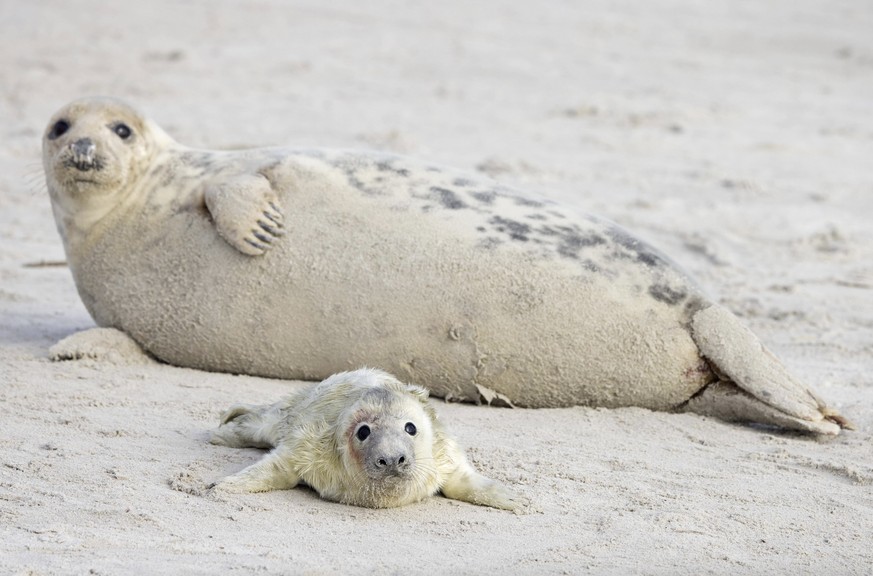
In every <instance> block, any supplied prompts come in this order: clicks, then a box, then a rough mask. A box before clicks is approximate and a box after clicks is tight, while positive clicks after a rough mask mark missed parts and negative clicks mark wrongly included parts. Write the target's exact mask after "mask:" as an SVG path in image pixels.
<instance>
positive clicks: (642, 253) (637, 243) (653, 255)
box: [606, 226, 666, 267]
mask: <svg viewBox="0 0 873 576" xmlns="http://www.w3.org/2000/svg"><path fill="white" fill-rule="evenodd" d="M606 233H607V234H608V235H609V237H610V238H612V240H613V241H615V243H616V244H618V245H619V246H621V247H622V248H624V249H625V250H626V251H627V254H625V253H622V252H621V251H616V253H615V256H616V257H618V258H628V257H630V258H632V259H635V260H637V261H638V262H642V263H643V264H645V265H646V266H652V267H656V266H663V265H664V264H666V261H665V260H664V258H663V257H662V256H661V255H660V254H658V252H657V251H656V250H655V249H654V248H652V247H651V246H649V245H648V244H646V243H645V242H643V241H642V240H640V239H638V238H634V237H633V236H631V235H630V234H628V233H627V232H625V231H624V230H622V229H621V228H618V227H617V226H612V227H610V228H609V229H608V230H607V232H606Z"/></svg>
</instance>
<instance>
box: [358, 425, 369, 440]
mask: <svg viewBox="0 0 873 576" xmlns="http://www.w3.org/2000/svg"><path fill="white" fill-rule="evenodd" d="M369 435H370V427H369V426H367V425H366V424H364V425H363V426H361V427H360V428H358V431H357V432H355V436H357V437H358V440H360V441H361V442H363V441H364V440H366V439H367V436H369Z"/></svg>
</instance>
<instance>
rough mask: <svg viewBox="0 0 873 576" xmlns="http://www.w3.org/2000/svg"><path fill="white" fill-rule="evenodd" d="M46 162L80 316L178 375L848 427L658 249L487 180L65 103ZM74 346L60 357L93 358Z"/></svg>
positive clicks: (119, 106) (48, 140)
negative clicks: (188, 134) (369, 386)
mask: <svg viewBox="0 0 873 576" xmlns="http://www.w3.org/2000/svg"><path fill="white" fill-rule="evenodd" d="M43 161H44V167H45V174H46V182H47V187H48V191H49V194H50V197H51V201H52V208H53V211H54V215H55V219H56V222H57V226H58V230H59V232H60V235H61V237H62V239H63V242H64V248H65V250H66V254H67V261H68V263H69V266H70V269H71V271H72V273H73V278H74V279H75V283H76V287H77V288H78V291H79V294H80V296H81V298H82V301H83V302H84V304H85V306H86V308H87V309H88V311H89V312H90V314H91V315H92V317H93V318H94V320H95V322H96V323H97V324H98V325H99V326H101V327H107V328H115V329H118V330H120V331H123V332H125V333H126V334H128V335H129V336H130V337H131V338H133V339H134V340H135V341H136V342H137V343H139V345H140V346H142V347H143V348H144V349H145V350H146V351H147V352H149V353H150V354H152V355H154V356H155V357H157V358H158V359H160V360H163V361H165V362H168V363H170V364H175V365H178V366H186V367H192V368H200V369H204V370H213V371H224V372H234V373H246V374H253V375H260V376H269V377H276V378H289V379H304V380H321V379H323V378H326V377H327V376H329V375H330V374H332V373H335V372H341V371H345V370H350V369H354V368H357V367H359V366H373V367H376V368H380V369H383V370H386V371H388V372H390V373H392V374H395V375H396V376H397V377H398V378H400V379H401V380H403V381H406V382H411V383H415V384H419V385H422V386H425V387H427V388H428V389H429V390H430V391H431V393H432V394H433V395H435V396H440V397H444V398H446V399H449V400H464V401H473V402H482V401H485V402H488V403H499V404H504V405H513V406H520V407H560V406H573V405H587V406H605V407H620V406H641V407H645V408H650V409H653V410H690V411H694V412H698V413H702V414H709V415H714V416H717V417H720V418H723V419H728V420H750V421H756V422H763V423H769V424H774V425H778V426H783V427H787V428H795V429H800V430H808V431H813V432H818V433H824V434H837V433H838V432H839V431H840V429H841V427H849V426H850V424H849V422H848V421H847V420H846V419H844V418H843V417H841V416H840V415H839V413H838V412H837V411H836V410H834V409H833V408H830V407H828V406H827V405H826V404H825V403H824V402H823V401H822V400H821V399H820V398H818V397H817V396H816V395H815V394H814V393H813V392H812V391H811V390H810V389H809V388H808V387H807V386H806V385H805V384H803V383H802V382H800V381H799V380H798V379H796V378H795V377H794V376H792V375H791V374H790V373H789V372H788V371H787V370H786V369H785V367H784V366H783V365H782V364H781V363H780V362H779V361H778V360H777V359H776V358H775V357H774V356H773V355H772V354H771V353H770V352H769V351H767V350H766V349H765V348H764V347H763V346H762V344H761V343H760V341H759V340H758V339H757V338H756V337H755V336H754V335H753V334H752V333H751V332H750V331H749V330H748V329H747V328H746V327H744V326H743V325H742V324H741V322H740V321H739V320H738V319H737V318H736V317H735V316H734V315H733V314H731V313H730V312H729V311H727V310H726V309H724V308H723V307H721V306H719V305H718V304H716V303H714V302H713V301H712V300H711V299H710V298H709V297H707V296H706V294H705V293H704V292H703V291H702V290H700V289H699V288H698V287H697V285H696V284H695V283H694V282H693V281H692V280H691V279H689V278H688V276H687V275H686V274H685V273H684V272H683V271H682V270H681V269H680V268H679V267H678V266H676V265H675V264H673V263H672V262H671V261H670V259H669V258H667V257H666V256H664V255H663V254H662V253H661V252H659V251H658V250H656V249H654V248H653V247H651V246H649V245H648V244H646V243H644V242H642V241H641V240H639V239H638V238H636V237H634V236H633V235H631V234H630V233H629V232H627V231H625V230H624V229H622V228H621V227H619V226H617V225H616V224H613V223H611V222H609V221H606V220H603V219H600V218H597V217H594V216H590V215H584V214H577V213H575V212H573V211H572V210H568V209H567V208H565V207H562V206H560V205H558V204H555V203H552V202H549V201H547V200H543V199H540V198H537V197H535V196H531V195H528V194H525V193H522V192H519V191H517V190H514V189H510V188H507V187H505V186H501V185H499V184H497V183H495V182H493V181H490V180H486V179H479V178H475V177H471V176H469V175H466V174H463V173H460V172H456V171H453V170H450V169H445V168H440V167H436V166H432V165H429V164H426V163H419V162H416V161H414V160H411V159H407V158H402V157H397V156H391V155H385V154H377V153H370V152H356V151H343V150H338V151H332V150H319V149H311V150H310V149H305V150H292V149H286V148H263V149H252V150H239V151H227V152H223V151H209V150H195V149H190V148H187V147H185V146H182V145H180V144H178V143H176V142H175V141H174V140H173V139H172V138H170V136H168V135H167V134H166V133H165V132H164V131H163V130H161V128H159V127H158V126H157V125H156V124H155V123H154V122H152V121H150V120H148V119H147V118H145V117H144V116H142V115H141V114H139V113H138V112H137V111H135V110H134V109H133V108H131V107H130V106H128V105H126V104H124V103H121V102H118V101H115V100H109V99H84V100H78V101H75V102H73V103H71V104H69V105H67V106H65V107H64V108H62V109H61V110H60V111H58V112H57V113H56V114H55V115H54V116H53V117H52V119H51V120H50V122H49V124H48V127H47V129H46V131H45V135H44V138H43ZM72 338H73V342H70V341H67V342H65V343H64V346H63V348H64V349H65V350H66V352H65V354H66V355H70V348H71V347H72V348H73V349H75V348H76V346H78V345H81V346H83V347H86V348H87V346H88V336H87V334H85V335H76V336H73V337H72ZM72 355H75V354H72Z"/></svg>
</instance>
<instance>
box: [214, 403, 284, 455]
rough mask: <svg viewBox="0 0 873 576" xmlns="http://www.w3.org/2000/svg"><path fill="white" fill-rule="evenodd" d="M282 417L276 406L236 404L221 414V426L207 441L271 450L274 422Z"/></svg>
mask: <svg viewBox="0 0 873 576" xmlns="http://www.w3.org/2000/svg"><path fill="white" fill-rule="evenodd" d="M281 418H282V415H281V412H280V410H279V408H278V406H277V405H276V404H272V405H270V404H267V405H260V406H259V405H254V404H236V405H235V406H231V407H230V408H229V409H228V410H226V411H225V412H224V413H223V414H222V415H221V424H220V425H219V426H218V428H217V429H216V430H215V431H213V432H212V437H211V438H210V439H209V441H210V442H211V443H212V444H219V445H222V446H230V447H232V448H274V447H275V446H276V444H277V442H278V441H277V439H276V438H274V436H275V434H276V429H277V427H276V423H277V422H278V421H279V420H280V419H281Z"/></svg>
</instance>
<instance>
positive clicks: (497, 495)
mask: <svg viewBox="0 0 873 576" xmlns="http://www.w3.org/2000/svg"><path fill="white" fill-rule="evenodd" d="M440 491H441V492H442V493H443V496H445V497H446V498H451V499H452V500H461V501H462V502H469V503H471V504H478V505H479V506H491V507H492V508H502V509H503V510H515V509H517V508H519V507H520V506H521V504H522V500H521V498H520V497H519V496H518V495H516V494H515V493H514V492H513V491H512V490H510V489H509V488H507V487H506V486H504V485H503V484H501V483H500V482H498V481H497V480H492V479H490V478H486V477H485V476H482V475H481V474H479V473H478V472H476V471H475V470H473V468H472V466H470V465H469V464H468V463H466V462H464V463H462V464H461V465H460V466H459V467H458V468H457V469H456V470H455V471H454V472H453V473H452V474H450V475H449V477H448V478H447V479H446V482H445V483H444V484H443V486H442V488H440Z"/></svg>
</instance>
